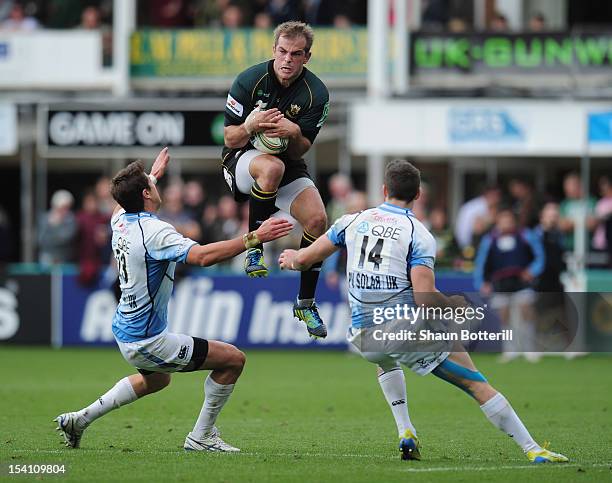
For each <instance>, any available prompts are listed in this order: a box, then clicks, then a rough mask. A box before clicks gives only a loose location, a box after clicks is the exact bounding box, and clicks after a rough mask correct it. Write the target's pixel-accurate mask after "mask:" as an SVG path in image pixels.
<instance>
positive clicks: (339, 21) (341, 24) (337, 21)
mask: <svg viewBox="0 0 612 483" xmlns="http://www.w3.org/2000/svg"><path fill="white" fill-rule="evenodd" d="M333 24H334V28H336V29H350V28H351V26H352V22H351V19H350V18H349V17H348V16H346V15H344V14H343V13H339V14H338V15H336V16H335V17H334V21H333Z"/></svg>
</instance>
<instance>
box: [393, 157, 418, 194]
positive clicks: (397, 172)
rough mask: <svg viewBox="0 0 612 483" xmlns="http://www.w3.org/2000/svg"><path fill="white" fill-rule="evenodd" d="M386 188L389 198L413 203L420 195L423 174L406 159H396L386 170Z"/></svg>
mask: <svg viewBox="0 0 612 483" xmlns="http://www.w3.org/2000/svg"><path fill="white" fill-rule="evenodd" d="M385 186H386V187H387V195H388V197H389V198H395V199H397V200H402V201H407V202H411V201H412V200H414V199H415V198H416V196H417V195H418V194H419V188H420V186H421V172H420V171H419V170H418V169H417V168H416V167H415V166H414V165H412V164H411V163H409V162H408V161H406V160H405V159H394V160H393V161H389V163H387V167H386V168H385Z"/></svg>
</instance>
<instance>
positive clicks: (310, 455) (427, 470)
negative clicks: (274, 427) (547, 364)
mask: <svg viewBox="0 0 612 483" xmlns="http://www.w3.org/2000/svg"><path fill="white" fill-rule="evenodd" d="M124 450H125V448H112V449H111V448H108V449H77V450H73V449H70V448H65V449H32V450H30V449H14V450H9V451H8V452H9V453H11V452H12V453H49V454H68V453H70V452H73V451H74V452H75V453H84V454H88V453H114V454H116V453H122V452H124ZM125 452H126V453H134V454H148V455H150V454H156V455H159V454H175V455H181V454H185V451H183V450H178V451H153V450H149V451H147V450H127V451H125ZM191 453H197V452H195V451H191ZM210 454H215V455H223V454H225V453H220V452H214V453H213V452H211V453H210ZM228 454H231V456H232V457H240V456H255V457H271V456H272V457H274V456H276V457H281V458H285V457H295V456H298V457H305V458H365V459H382V460H389V461H399V458H398V456H384V455H374V454H334V453H257V452H246V451H245V452H240V453H228ZM402 464H411V463H402ZM412 464H427V463H426V462H425V463H423V462H414V463H412ZM606 466H609V467H610V468H612V462H609V463H540V464H533V463H531V464H528V465H524V464H523V465H503V466H472V467H470V466H440V467H434V468H397V469H398V471H401V472H406V473H432V472H444V471H497V470H526V469H534V468H576V467H583V468H603V467H606Z"/></svg>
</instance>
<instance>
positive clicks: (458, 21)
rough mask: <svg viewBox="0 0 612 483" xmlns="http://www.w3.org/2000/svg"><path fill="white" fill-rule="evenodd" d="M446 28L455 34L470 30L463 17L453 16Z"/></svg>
mask: <svg viewBox="0 0 612 483" xmlns="http://www.w3.org/2000/svg"><path fill="white" fill-rule="evenodd" d="M446 29H447V30H448V31H449V32H450V33H453V34H462V33H465V32H467V31H468V24H467V22H466V21H465V20H464V19H462V18H461V17H453V18H451V19H450V20H449V21H448V25H447V26H446Z"/></svg>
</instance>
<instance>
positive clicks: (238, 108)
mask: <svg viewBox="0 0 612 483" xmlns="http://www.w3.org/2000/svg"><path fill="white" fill-rule="evenodd" d="M225 107H227V108H228V109H229V110H230V111H232V112H233V113H234V114H236V115H237V116H242V113H243V112H244V107H243V106H242V104H240V103H239V102H238V101H237V100H236V99H234V98H233V97H232V95H231V94H228V95H227V103H226V104H225Z"/></svg>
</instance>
